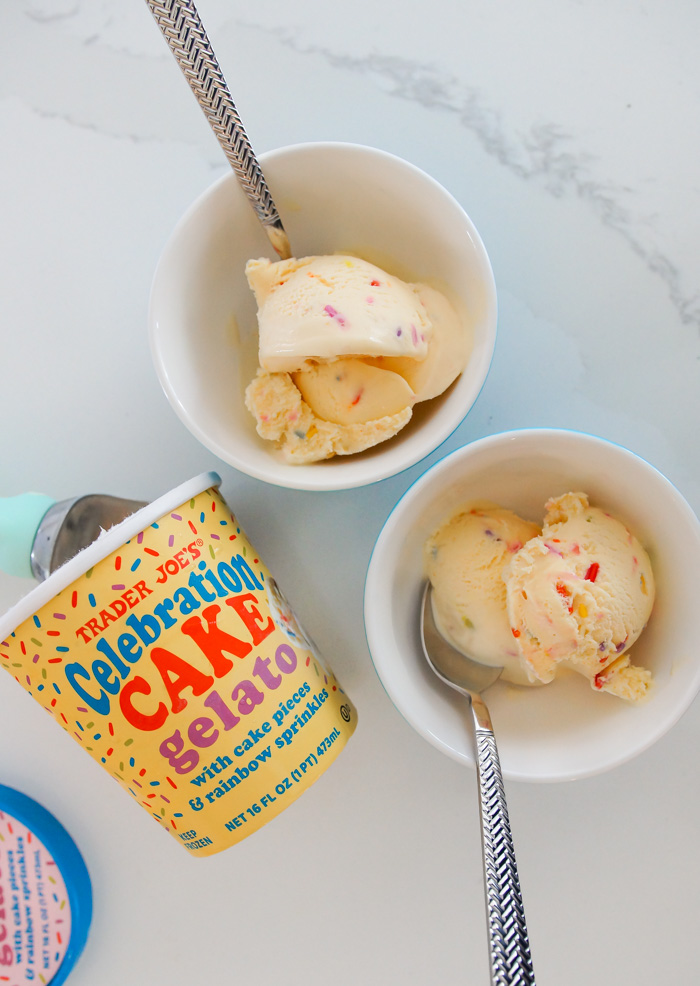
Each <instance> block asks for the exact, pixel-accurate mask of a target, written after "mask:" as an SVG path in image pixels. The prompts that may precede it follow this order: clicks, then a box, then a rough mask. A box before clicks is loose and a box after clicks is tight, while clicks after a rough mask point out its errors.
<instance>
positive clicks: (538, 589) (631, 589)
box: [426, 492, 655, 702]
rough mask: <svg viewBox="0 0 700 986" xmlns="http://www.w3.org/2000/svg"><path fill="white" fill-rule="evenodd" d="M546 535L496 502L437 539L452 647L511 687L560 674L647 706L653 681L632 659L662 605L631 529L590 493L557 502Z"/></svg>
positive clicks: (467, 512)
mask: <svg viewBox="0 0 700 986" xmlns="http://www.w3.org/2000/svg"><path fill="white" fill-rule="evenodd" d="M545 510H546V515H545V518H544V524H543V527H542V530H541V531H540V529H539V528H538V527H537V525H535V524H532V523H530V522H529V521H525V520H522V519H521V518H520V517H518V516H517V515H516V514H514V513H512V512H511V511H509V510H504V509H503V508H501V507H496V506H495V505H493V504H490V503H482V502H479V503H473V504H468V505H466V506H465V507H464V508H463V509H462V510H461V511H460V512H458V513H457V514H456V515H455V516H454V517H453V518H451V519H450V520H449V521H448V523H446V524H444V525H443V526H442V527H441V528H440V529H439V530H438V531H437V532H436V533H435V534H434V535H433V537H432V538H430V539H429V541H428V542H427V545H426V570H427V575H428V578H429V579H430V581H431V583H432V585H433V612H434V614H435V618H436V622H437V624H438V627H439V629H440V631H441V632H442V633H443V635H444V636H445V637H446V639H448V640H449V641H450V642H451V643H452V644H454V646H456V647H457V648H458V649H459V650H461V651H463V652H464V653H465V654H467V655H468V656H470V657H472V658H473V659H474V660H477V661H479V662H480V663H483V664H489V665H493V666H502V667H504V669H505V670H504V673H503V675H502V677H503V678H505V679H506V680H508V681H511V682H514V683H516V684H522V683H525V682H526V681H529V682H530V683H540V684H546V683H548V682H550V681H552V680H553V679H554V677H555V675H556V674H557V672H558V671H559V669H560V668H563V667H569V668H572V669H573V670H574V671H577V672H578V673H580V674H582V675H584V676H585V677H586V678H587V679H588V680H589V682H590V684H591V686H592V687H593V688H594V689H595V690H597V691H606V692H609V693H610V694H612V695H616V696H618V697H620V698H623V699H626V700H627V701H629V702H637V701H640V700H641V699H643V698H645V697H646V695H647V693H648V691H649V689H650V687H651V683H652V677H651V673H650V672H649V671H648V670H646V669H645V668H641V667H637V666H635V665H633V664H632V663H631V661H630V656H629V649H630V647H631V646H632V645H633V644H634V642H635V641H636V640H637V638H638V637H639V635H640V633H641V632H642V630H643V629H644V627H645V626H646V623H647V621H648V619H649V616H650V614H651V611H652V607H653V604H654V595H655V586H654V577H653V573H652V569H651V563H650V561H649V556H648V555H647V553H646V551H645V550H644V548H643V547H642V545H641V544H640V542H639V541H638V540H637V538H636V537H635V536H634V535H633V534H631V533H630V531H628V530H627V528H626V527H625V526H624V524H622V523H621V521H619V520H617V519H616V518H614V517H611V516H610V514H608V513H606V512H605V511H604V510H602V509H600V508H599V507H593V506H591V505H590V504H589V501H588V497H587V496H586V495H585V494H584V493H580V492H579V493H566V494H564V495H563V496H559V497H556V498H554V499H551V500H549V501H548V502H547V503H546V505H545Z"/></svg>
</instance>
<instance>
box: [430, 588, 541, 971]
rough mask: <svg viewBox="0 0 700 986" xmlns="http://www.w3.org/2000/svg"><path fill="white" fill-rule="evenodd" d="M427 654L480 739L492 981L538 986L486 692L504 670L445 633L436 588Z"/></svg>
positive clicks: (478, 758) (479, 771) (478, 753)
mask: <svg viewBox="0 0 700 986" xmlns="http://www.w3.org/2000/svg"><path fill="white" fill-rule="evenodd" d="M420 636H421V643H422V646H423V653H424V654H425V657H426V660H427V662H428V664H429V665H430V667H431V668H432V670H433V671H434V672H435V674H436V675H437V676H438V677H439V678H440V679H441V680H442V681H444V682H445V684H447V685H449V686H450V687H451V688H454V689H455V690H456V691H458V692H459V693H460V694H462V695H464V696H465V698H467V699H468V700H469V703H470V706H471V712H472V715H471V719H472V724H473V727H474V738H475V741H476V768H477V778H478V783H479V808H480V814H481V835H482V848H483V859H484V888H485V891H486V911H487V916H488V928H489V943H490V958H491V982H492V984H494V986H516V984H517V986H534V983H535V973H534V970H533V967H532V956H531V954H530V942H529V939H528V934H527V927H526V924H525V910H524V908H523V901H522V895H521V892H520V880H519V878H518V869H517V865H516V862H515V850H514V848H513V837H512V834H511V830H510V820H509V818H508V805H507V803H506V793H505V789H504V787H503V778H502V775H501V764H500V760H499V757H498V749H497V747H496V738H495V736H494V732H493V726H492V724H491V717H490V715H489V711H488V708H487V706H486V703H485V702H484V700H483V698H482V697H481V692H483V691H485V690H486V689H487V688H488V687H489V686H490V685H492V684H493V683H494V682H495V681H497V680H498V678H499V677H500V675H501V672H502V671H503V668H493V667H488V666H487V665H484V664H479V663H478V662H477V661H474V660H472V659H471V658H470V657H468V656H467V655H465V654H463V653H462V652H461V651H458V650H457V649H456V648H455V647H453V646H452V645H451V644H450V643H448V641H447V640H445V638H444V637H443V636H442V635H441V634H440V632H439V630H438V628H437V625H436V623H435V619H434V617H433V607H432V587H431V585H430V583H429V582H428V583H427V584H426V586H425V589H424V591H423V602H422V606H421V613H420Z"/></svg>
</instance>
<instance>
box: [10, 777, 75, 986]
mask: <svg viewBox="0 0 700 986" xmlns="http://www.w3.org/2000/svg"><path fill="white" fill-rule="evenodd" d="M91 917H92V890H91V885H90V877H89V875H88V871H87V867H86V866H85V863H84V861H83V858H82V856H81V855H80V852H79V850H78V848H77V846H76V845H75V843H74V842H73V840H72V839H71V837H70V836H69V835H68V833H67V832H66V830H65V829H64V828H63V826H62V825H61V824H60V822H58V821H57V819H56V818H54V816H53V815H52V814H51V813H50V812H48V811H47V810H46V809H45V808H42V807H41V805H39V804H37V802H36V801H33V800H32V799H31V798H29V797H27V796H26V795H25V794H20V792H19V791H15V790H13V789H12V788H9V787H5V786H4V785H2V784H0V984H2V986H20V984H24V983H28V982H32V983H41V984H48V983H51V984H52V986H59V984H60V983H63V982H64V981H65V979H66V978H67V976H68V974H69V973H70V971H71V969H72V968H73V966H74V965H75V963H76V961H77V960H78V957H79V956H80V953H81V952H82V950H83V947H84V945H85V941H86V939H87V935H88V930H89V927H90V919H91Z"/></svg>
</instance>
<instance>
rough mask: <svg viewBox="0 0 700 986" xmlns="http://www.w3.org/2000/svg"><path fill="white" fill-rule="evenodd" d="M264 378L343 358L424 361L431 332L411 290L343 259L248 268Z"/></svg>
mask: <svg viewBox="0 0 700 986" xmlns="http://www.w3.org/2000/svg"><path fill="white" fill-rule="evenodd" d="M246 276H247V278H248V283H249V284H250V286H251V288H252V290H253V293H254V294H255V300H256V302H257V306H258V328H259V334H260V338H259V358H260V365H261V366H262V367H263V369H265V370H274V371H277V372H281V371H285V372H287V373H292V372H294V371H295V370H301V369H304V368H305V367H308V366H309V365H310V364H311V363H316V362H319V361H326V360H336V359H339V358H340V357H343V356H408V357H410V358H411V359H412V360H423V359H425V358H426V356H427V355H428V343H429V340H430V336H431V334H432V325H431V323H430V322H429V320H428V317H427V314H426V311H425V305H424V304H423V302H422V301H421V299H420V296H419V293H418V290H417V285H414V284H409V283H407V282H405V281H402V280H401V279H400V278H398V277H394V276H393V275H390V274H388V273H387V272H386V271H384V270H382V269H381V268H379V267H376V266H375V265H374V264H370V263H368V262H367V261H366V260H362V259H360V258H359V257H351V256H348V255H345V254H332V255H330V256H320V257H303V258H302V259H300V260H286V261H280V260H278V261H277V262H275V263H271V262H270V261H269V260H266V259H261V260H250V261H249V262H248V263H247V264H246Z"/></svg>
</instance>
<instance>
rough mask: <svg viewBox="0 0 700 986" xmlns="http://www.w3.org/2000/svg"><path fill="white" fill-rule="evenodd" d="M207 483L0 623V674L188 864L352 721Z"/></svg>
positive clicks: (76, 562)
mask: <svg viewBox="0 0 700 986" xmlns="http://www.w3.org/2000/svg"><path fill="white" fill-rule="evenodd" d="M219 484H220V479H219V477H218V476H217V475H216V473H205V474H203V475H201V476H199V477H196V478H195V479H192V480H190V481H189V482H188V483H184V484H183V485H182V486H180V487H178V488H177V489H175V490H172V491H171V492H170V493H168V494H166V495H165V496H163V497H161V498H159V499H158V500H156V501H154V502H153V503H151V504H149V505H148V506H146V507H144V508H143V509H142V510H139V511H138V512H137V513H135V514H133V515H132V516H131V517H129V518H127V519H126V520H125V521H123V522H122V523H121V524H119V525H117V526H116V527H113V528H112V529H111V530H110V531H108V532H106V533H105V534H103V535H102V536H101V537H100V538H99V539H98V540H97V541H96V542H94V543H93V544H91V545H90V546H89V547H87V548H85V549H84V550H83V551H81V552H80V554H79V555H77V556H76V557H75V558H73V559H71V560H70V561H69V562H67V563H66V564H65V565H63V566H62V567H61V568H59V569H58V570H57V571H56V572H54V573H53V574H52V575H51V576H50V577H49V578H48V579H47V580H46V581H45V582H43V583H41V584H40V585H39V586H37V588H36V589H34V590H33V591H32V592H31V593H29V594H28V595H27V596H26V597H25V598H24V599H22V600H21V601H20V603H18V604H17V605H16V606H15V607H14V608H13V609H12V610H10V612H8V613H7V614H6V615H5V616H3V617H2V618H0V640H1V641H2V642H1V643H0V664H2V666H3V667H5V668H6V669H7V671H9V673H10V674H11V675H13V676H14V677H15V678H16V680H17V681H18V682H19V683H20V685H22V687H23V688H25V689H26V690H27V691H28V692H29V693H30V694H31V695H32V696H33V697H34V698H35V699H36V700H37V701H38V702H39V704H40V705H42V706H43V707H44V708H45V709H46V710H47V711H48V712H50V713H51V715H52V716H53V717H54V718H55V719H56V721H57V722H58V723H59V725H60V726H61V727H62V728H63V729H65V730H66V731H67V732H69V733H70V734H71V735H72V736H73V737H74V738H75V739H76V741H77V742H79V743H80V744H81V746H83V747H84V748H85V750H86V751H87V752H88V753H89V754H90V756H92V757H93V758H94V759H95V760H97V762H98V763H100V764H102V766H103V767H104V768H105V770H107V771H109V773H110V774H111V775H112V776H113V777H114V778H115V779H116V780H117V781H118V782H119V783H120V784H121V785H122V787H123V788H125V790H126V791H128V792H129V794H130V795H131V796H132V797H133V798H135V799H136V800H137V801H138V802H139V803H140V804H142V805H143V806H144V808H146V810H147V811H148V812H149V814H151V815H152V816H153V818H155V819H156V821H158V822H159V823H160V825H162V826H163V828H165V829H166V830H167V831H168V832H169V833H170V834H171V835H172V836H173V838H175V839H176V840H177V841H178V842H179V843H180V844H181V845H183V846H184V847H185V849H187V850H188V851H189V852H191V853H192V854H193V855H195V856H209V855H211V854H213V853H216V852H219V851H220V850H222V849H226V848H228V847H229V846H231V845H233V844H234V843H236V842H240V841H241V840H242V839H244V838H245V837H246V836H247V835H250V834H251V833H252V832H255V831H256V829H259V828H260V827H261V826H262V825H264V824H265V823H266V822H268V821H270V819H272V818H274V817H275V816H276V815H278V814H279V813H280V812H281V811H282V810H283V809H284V808H286V807H287V806H288V805H290V804H291V803H292V802H293V801H295V800H296V798H298V797H299V795H300V794H302V793H303V792H304V791H305V790H306V789H307V788H308V787H310V786H311V784H313V782H314V781H315V780H316V779H317V778H318V777H319V776H320V774H321V773H323V771H324V770H325V769H326V767H328V766H329V764H330V763H332V761H333V760H335V758H336V757H337V755H338V754H339V753H340V751H341V750H342V749H343V747H344V746H345V744H346V742H347V741H348V739H349V738H350V736H351V735H352V733H353V731H354V729H355V725H356V722H357V715H356V712H355V709H354V707H353V705H352V703H351V702H350V700H349V699H348V697H347V695H346V694H345V692H344V691H343V690H342V688H341V686H340V684H339V683H338V681H337V679H336V678H335V676H334V675H333V673H332V671H331V670H330V669H329V668H328V667H327V666H326V665H325V663H324V662H323V661H322V659H321V658H320V656H319V655H318V653H317V651H316V650H315V648H314V646H313V644H312V643H311V642H310V641H309V639H308V638H307V637H306V635H305V634H304V632H303V630H302V629H301V627H300V626H299V624H298V623H297V621H296V619H295V617H294V614H293V613H292V611H291V609H290V608H289V606H288V604H287V603H286V601H285V599H284V596H283V595H282V593H281V592H280V589H279V587H278V586H277V584H276V583H275V581H274V579H273V578H272V576H271V575H270V572H269V571H268V569H267V567H266V566H265V564H264V563H263V561H262V560H261V558H260V557H259V555H258V554H257V552H256V551H255V549H254V548H253V546H252V545H251V543H250V542H249V541H248V539H247V538H246V536H245V534H244V533H243V531H242V530H241V528H240V525H239V524H238V522H237V521H236V518H235V516H234V514H233V513H232V512H231V510H230V509H229V507H228V506H227V505H226V503H225V501H224V500H223V498H222V497H221V495H220V493H219V491H218V486H219Z"/></svg>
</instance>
